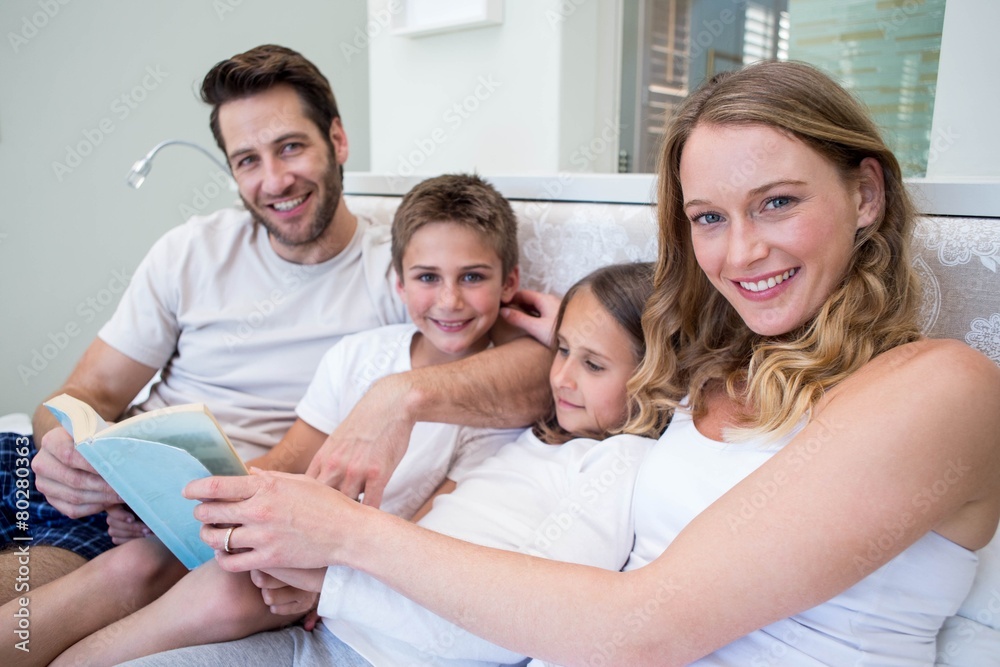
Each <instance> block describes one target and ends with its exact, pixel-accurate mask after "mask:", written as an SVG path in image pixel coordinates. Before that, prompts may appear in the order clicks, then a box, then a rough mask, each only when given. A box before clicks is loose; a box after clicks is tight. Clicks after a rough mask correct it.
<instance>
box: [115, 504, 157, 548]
mask: <svg viewBox="0 0 1000 667" xmlns="http://www.w3.org/2000/svg"><path fill="white" fill-rule="evenodd" d="M152 534H153V532H152V531H151V530H150V529H149V528H147V527H146V524H144V523H143V522H142V521H140V520H139V517H137V516H136V515H135V514H133V513H132V511H131V510H130V509H128V508H127V507H125V505H112V506H111V507H109V508H108V535H110V536H111V541H112V542H114V543H115V544H125V543H126V542H128V541H129V540H134V539H137V538H140V537H149V536H150V535H152Z"/></svg>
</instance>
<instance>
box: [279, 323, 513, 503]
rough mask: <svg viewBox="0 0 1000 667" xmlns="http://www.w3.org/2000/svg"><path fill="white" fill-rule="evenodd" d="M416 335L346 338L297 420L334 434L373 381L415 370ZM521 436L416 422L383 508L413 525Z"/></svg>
mask: <svg viewBox="0 0 1000 667" xmlns="http://www.w3.org/2000/svg"><path fill="white" fill-rule="evenodd" d="M415 333H417V327H416V326H414V325H413V324H397V325H392V326H387V327H381V328H378V329H374V330H372V331H366V332H364V333H359V334H355V335H352V336H345V337H344V338H343V339H342V340H341V341H340V342H339V343H337V344H336V345H334V346H333V347H332V348H330V350H329V351H327V353H326V354H325V355H324V356H323V359H322V361H320V364H319V367H318V368H317V369H316V374H315V375H314V376H313V380H312V382H311V383H310V385H309V388H308V389H307V390H306V393H305V396H303V397H302V400H301V401H299V404H298V406H297V407H296V408H295V412H296V414H297V415H298V416H299V417H300V418H301V419H302V420H303V421H305V422H306V423H307V424H309V425H310V426H312V427H313V428H315V429H317V430H319V431H322V432H323V433H332V432H333V431H334V430H335V429H336V428H337V425H338V424H340V422H341V421H343V420H344V419H345V418H346V417H347V415H348V414H349V413H350V411H351V409H352V408H353V407H354V405H355V404H356V403H357V402H358V401H359V400H360V399H361V397H362V396H363V395H364V394H365V392H367V391H368V389H369V387H371V385H372V383H373V382H374V381H375V380H377V379H379V378H381V377H385V376H386V375H392V374H394V373H403V372H406V371H409V370H411V368H412V366H411V363H410V344H411V342H412V340H413V335H414V334H415ZM521 430H522V429H487V428H473V427H470V426H456V425H454V424H440V423H434V422H417V424H416V425H414V427H413V432H412V433H411V435H410V443H409V446H408V447H407V450H406V454H405V455H404V456H403V458H402V460H401V461H400V462H399V466H398V467H397V468H396V470H395V472H393V474H392V477H391V478H390V479H389V483H388V484H387V485H386V488H385V494H384V495H383V497H382V507H381V508H382V509H383V510H385V511H386V512H389V513H391V514H395V515H397V516H400V517H403V518H405V519H409V518H410V517H412V516H413V514H414V513H415V512H416V511H417V510H419V509H420V508H421V507H422V506H423V505H424V503H425V502H426V501H427V499H428V498H430V497H431V495H433V493H434V491H435V490H437V488H438V486H440V485H441V483H442V482H443V481H444V480H445V479H446V478H447V479H451V480H453V481H456V482H458V481H460V479H461V478H462V476H463V475H464V474H465V473H466V472H467V471H468V470H470V469H472V468H474V467H476V466H477V465H479V463H481V462H482V461H483V460H485V459H486V458H489V457H490V456H492V455H493V454H495V453H496V452H497V450H499V449H500V447H502V446H503V445H505V444H506V443H508V442H511V441H512V440H514V439H515V438H516V437H517V435H518V434H519V433H520V432H521Z"/></svg>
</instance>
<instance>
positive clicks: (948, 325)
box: [347, 179, 1000, 667]
mask: <svg viewBox="0 0 1000 667" xmlns="http://www.w3.org/2000/svg"><path fill="white" fill-rule="evenodd" d="M415 180H416V179H407V182H406V183H402V184H400V183H395V184H393V183H389V185H390V187H387V188H384V189H385V190H386V191H394V192H397V193H401V192H405V190H406V189H407V187H408V186H409V185H412V184H413V182H415ZM491 180H494V181H495V182H496V184H497V186H498V188H499V189H500V190H501V192H503V193H504V194H505V195H506V196H507V197H508V198H509V199H511V200H512V201H511V203H512V205H513V208H514V211H515V213H516V214H517V216H518V221H519V223H520V224H519V229H518V233H519V235H520V239H519V240H520V246H521V275H522V284H523V286H524V287H525V288H528V289H536V290H542V291H548V292H553V293H557V294H562V293H563V292H565V291H566V289H567V288H569V286H570V285H572V284H573V283H574V282H575V281H576V280H577V279H579V278H581V277H583V276H584V275H586V274H587V273H588V272H590V271H591V270H593V269H594V268H596V267H598V266H601V265H604V264H609V263H612V262H623V261H644V260H645V261H651V260H653V259H655V257H656V222H655V210H654V209H653V207H651V206H649V205H645V204H634V203H626V204H619V203H594V202H568V201H552V200H549V199H545V198H539V197H538V194H539V193H543V192H550V191H554V190H555V188H554V184H557V183H558V181H554V180H550V181H548V183H549V185H550V186H552V187H540V186H539V183H536V184H535V185H534V186H530V185H529V186H527V187H526V186H525V183H524V182H523V179H518V180H519V181H520V182H514V183H511V180H512V179H491ZM411 181H412V182H411ZM355 185H356V186H358V187H356V191H361V192H365V191H368V192H370V191H371V190H373V189H379V187H382V186H376V187H375V188H371V187H365V186H367V185H369V184H368V183H367V182H365V183H356V184H355ZM541 185H542V186H544V185H545V183H544V182H542V183H541ZM578 185H580V184H579V183H578ZM584 185H585V184H584ZM347 186H348V192H351V189H350V187H351V182H350V181H348V183H347ZM642 188H647V191H646V196H645V197H644V198H636V200H639V201H642V200H645V201H649V196H648V185H643V186H641V187H640V188H639V190H638V192H639V194H640V195H641V194H642ZM565 189H566V188H564V189H563V190H564V192H560V194H561V195H564V194H565ZM582 189H584V190H585V188H582ZM634 193H635V188H633V194H634ZM525 194H527V197H528V198H521V199H515V197H516V196H518V195H520V196H522V197H523V196H525ZM576 196H580V197H581V198H582V197H586V193H582V194H577V195H576ZM630 196H631V195H630ZM604 198H608V197H604ZM611 198H612V199H613V197H611ZM400 199H401V197H400V196H398V195H376V196H373V195H367V194H356V195H348V202H349V208H350V209H351V211H353V212H354V213H355V214H360V215H364V216H367V217H369V218H371V219H373V220H375V221H376V222H377V223H381V224H390V223H391V220H392V214H393V212H394V211H395V210H396V207H397V206H398V205H399V201H400ZM915 241H916V243H915V251H916V252H915V258H914V262H915V265H916V267H917V270H918V272H919V274H920V276H921V278H922V281H923V285H924V299H923V304H922V308H921V313H920V317H921V323H922V326H923V329H924V331H925V332H926V333H927V335H929V336H932V337H951V338H957V339H959V340H962V341H965V342H966V343H967V344H969V345H970V346H972V347H974V348H976V349H978V350H979V351H981V352H983V353H984V354H985V355H987V356H988V357H989V358H990V359H992V360H993V361H994V362H996V363H997V364H998V365H1000V273H998V268H1000V219H990V218H983V219H976V218H964V217H942V216H935V217H925V218H922V219H921V220H920V222H919V225H918V228H917V232H916V239H915ZM997 409H1000V406H997ZM979 556H980V566H979V574H978V576H977V579H976V582H975V584H974V586H973V590H972V592H971V594H970V595H969V597H968V599H967V600H966V601H965V603H964V604H963V606H962V608H961V609H960V611H959V613H958V615H956V616H954V617H952V618H950V619H949V620H948V622H947V623H946V624H945V627H944V628H943V629H942V631H941V634H940V635H939V637H938V663H937V664H938V665H942V666H944V665H948V666H953V667H959V666H961V667H987V666H989V665H1000V531H998V536H997V537H996V538H994V540H993V542H992V543H991V544H990V545H989V546H987V547H986V548H985V549H983V550H981V551H980V553H979ZM888 594H892V593H891V592H889V593H888Z"/></svg>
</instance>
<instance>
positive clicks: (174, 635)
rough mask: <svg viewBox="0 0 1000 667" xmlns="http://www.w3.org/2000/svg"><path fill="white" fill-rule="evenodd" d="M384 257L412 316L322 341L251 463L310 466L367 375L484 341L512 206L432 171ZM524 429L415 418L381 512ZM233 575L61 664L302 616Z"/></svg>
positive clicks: (203, 575)
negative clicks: (266, 448)
mask: <svg viewBox="0 0 1000 667" xmlns="http://www.w3.org/2000/svg"><path fill="white" fill-rule="evenodd" d="M392 261H393V266H394V268H395V270H396V274H397V289H398V290H399V293H400V295H401V297H402V299H403V301H404V302H405V303H406V307H407V310H408V311H409V315H410V318H411V320H412V321H413V323H412V324H401V325H394V326H387V327H382V328H379V329H374V330H372V331H368V332H365V333H361V334H355V335H352V336H346V337H344V338H343V339H341V340H340V342H338V343H337V344H336V345H334V346H333V347H332V348H330V350H329V351H328V352H327V353H326V354H325V355H324V357H323V359H322V361H321V362H320V365H319V367H318V368H317V370H316V373H315V375H314V377H313V380H312V382H311V384H310V385H309V388H308V390H307V391H306V394H305V396H304V397H303V398H302V400H301V401H300V403H299V405H298V406H297V408H296V414H297V415H298V419H297V420H296V421H295V424H294V425H293V426H292V427H291V429H289V431H288V433H287V434H286V436H285V437H284V438H283V439H282V441H281V442H280V443H279V444H278V445H277V446H275V447H274V448H273V449H272V450H271V451H270V452H268V453H267V454H265V455H264V456H262V457H260V458H257V459H255V460H252V461H249V462H248V464H249V465H252V466H256V467H258V468H262V469H271V470H283V471H286V472H297V473H303V472H306V471H307V469H308V467H309V465H310V462H311V461H312V459H313V457H314V456H315V454H316V452H317V451H319V449H320V448H321V447H322V445H323V443H324V442H325V440H326V438H327V434H329V433H331V432H332V431H333V430H335V429H336V427H337V425H338V424H339V423H340V421H342V420H343V419H344V418H345V417H346V416H347V414H348V413H349V412H350V410H351V408H352V407H353V406H354V404H355V403H356V402H357V401H358V400H359V399H360V398H361V396H362V395H363V394H364V393H365V392H366V391H367V390H368V388H369V387H370V386H371V384H372V383H373V382H375V381H376V380H378V379H379V378H381V377H383V376H386V375H390V374H392V373H399V372H403V371H408V370H411V369H416V368H421V367H425V366H432V365H435V364H440V363H445V362H447V361H456V360H458V359H462V358H464V357H467V356H470V355H472V354H475V353H477V352H480V351H482V350H484V349H486V348H487V347H488V346H489V345H490V329H491V327H492V326H493V324H494V323H495V322H496V320H497V317H498V316H499V312H500V307H501V304H503V303H505V302H508V301H510V299H511V298H512V297H513V295H514V293H515V292H516V291H517V288H518V282H519V273H518V266H517V261H518V246H517V222H516V219H515V217H514V213H513V211H512V210H511V208H510V204H509V203H508V202H507V201H506V200H505V199H504V198H503V196H502V195H500V193H499V192H497V191H496V190H495V189H494V188H493V187H492V186H491V185H489V184H488V183H486V182H485V181H483V180H482V179H481V178H479V177H478V176H470V175H445V176H440V177H437V178H432V179H428V180H426V181H423V182H422V183H420V184H419V185H417V186H416V187H414V188H413V189H412V190H411V191H410V192H409V193H408V194H407V195H406V196H405V197H404V198H403V201H402V202H401V203H400V206H399V209H398V210H397V212H396V215H395V217H394V219H393V225H392ZM520 430H521V429H517V430H499V429H477V428H470V427H461V426H455V425H451V424H438V423H424V422H418V423H417V424H416V425H415V426H414V428H413V432H412V435H411V437H410V444H409V447H408V449H407V452H406V454H405V455H404V456H403V458H402V460H401V461H400V463H399V466H398V467H397V468H396V470H395V472H394V473H393V475H392V477H391V478H390V480H389V483H388V485H387V486H386V489H385V492H384V495H383V498H382V503H381V507H382V509H384V510H385V511H387V512H391V513H393V514H397V515H398V516H401V517H404V518H412V517H413V516H414V515H415V513H416V512H417V511H418V510H419V509H420V508H421V507H422V506H424V504H425V503H426V502H427V500H428V499H429V498H430V497H431V496H432V495H433V493H434V492H435V490H436V489H437V488H438V487H439V486H441V485H442V483H443V482H445V481H446V479H450V480H452V481H457V480H458V478H459V477H460V476H461V475H462V474H463V472H465V471H468V470H471V469H473V468H474V467H476V466H477V465H478V464H479V463H480V462H481V461H483V460H484V459H486V458H488V457H489V456H491V455H492V454H494V453H495V452H496V451H497V450H498V449H499V448H500V447H501V446H502V445H504V444H506V443H508V442H510V441H512V440H514V439H515V438H516V437H517V434H518V433H520ZM240 538H241V534H240V530H239V528H238V527H237V528H235V529H234V530H232V531H231V532H230V544H229V546H230V548H231V549H237V550H238V549H241V548H248V547H249V548H252V547H253V545H252V544H241V539H240ZM234 583H236V582H234V580H233V578H232V575H230V574H229V573H227V572H223V571H221V570H220V569H219V568H218V567H217V566H216V565H215V563H208V564H206V565H205V566H203V567H201V568H197V569H196V570H194V571H192V572H191V573H190V574H188V575H187V576H185V577H183V578H182V579H181V580H180V582H178V584H176V585H175V586H174V587H173V588H172V589H171V590H169V591H168V592H167V593H166V594H164V596H163V597H161V598H159V599H158V600H156V601H154V602H153V603H151V604H150V605H148V606H146V607H144V608H142V609H140V610H139V611H138V612H136V613H135V614H133V615H132V616H129V617H126V618H124V619H122V620H120V621H118V622H117V623H115V624H112V625H109V626H107V627H105V628H104V629H103V630H101V631H99V632H96V633H94V634H92V635H90V636H89V637H87V638H85V639H83V640H81V641H80V642H78V643H77V644H76V645H74V646H72V647H71V648H70V649H69V650H67V651H65V652H64V653H63V654H62V655H61V656H60V657H59V658H58V660H57V663H60V664H73V663H75V662H77V661H81V660H84V659H90V658H97V659H99V660H100V661H101V662H106V663H107V664H117V663H119V662H122V661H125V660H128V659H131V658H135V657H139V656H143V655H148V654H149V653H153V652H157V651H164V650H167V649H170V648H177V647H182V646H189V645H194V644H205V643H212V642H219V641H226V640H232V639H237V638H239V637H242V636H245V635H248V634H251V633H253V632H258V631H260V630H263V629H268V628H276V627H279V626H281V625H283V624H285V623H288V622H290V621H292V620H293V619H294V616H281V615H280V614H282V613H284V614H290V613H292V611H293V610H297V612H298V613H297V614H296V615H301V613H302V612H301V606H302V604H301V601H300V600H299V599H298V598H291V599H288V601H287V603H286V604H282V603H281V600H279V599H275V600H269V604H271V605H272V606H271V610H272V611H274V612H275V614H274V615H271V614H270V613H269V612H268V611H267V609H266V608H264V607H263V606H262V605H261V602H260V600H261V595H262V594H261V592H260V591H259V590H257V589H256V587H254V586H253V584H252V583H251V582H250V580H249V578H247V577H245V576H244V577H243V579H242V580H241V582H239V585H234ZM209 591H211V593H209Z"/></svg>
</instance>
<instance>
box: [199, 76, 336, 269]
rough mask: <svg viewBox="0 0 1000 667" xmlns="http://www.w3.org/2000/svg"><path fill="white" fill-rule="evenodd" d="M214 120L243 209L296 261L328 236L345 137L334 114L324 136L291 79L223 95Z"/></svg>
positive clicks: (332, 230)
mask: <svg viewBox="0 0 1000 667" xmlns="http://www.w3.org/2000/svg"><path fill="white" fill-rule="evenodd" d="M219 128H220V130H221V132H222V137H223V139H224V141H225V145H226V154H227V158H228V160H229V164H230V167H231V168H232V170H233V176H234V177H235V179H236V182H237V184H238V185H239V189H240V197H241V198H242V199H243V202H244V204H245V205H246V208H247V210H248V211H249V212H250V214H251V215H252V216H253V218H254V220H255V221H257V222H259V223H260V224H262V225H263V226H264V228H265V229H267V231H268V233H269V234H270V239H271V244H272V245H273V246H274V247H275V250H276V251H277V252H278V254H279V255H281V256H282V257H284V258H285V259H288V260H290V261H301V260H302V259H303V258H304V257H308V256H310V255H311V254H313V253H314V252H315V249H316V248H317V247H321V246H322V245H323V244H324V242H325V241H326V240H327V237H330V236H333V235H334V233H335V230H334V229H333V227H332V222H333V219H334V214H335V213H336V211H337V206H338V205H339V204H340V198H341V194H342V192H343V185H342V183H341V178H340V170H339V166H340V165H341V164H343V162H344V161H345V160H346V159H347V137H346V135H345V134H344V131H343V128H342V127H341V125H340V121H339V119H337V120H334V122H333V125H332V126H331V128H330V135H329V137H326V136H324V135H323V134H322V132H320V130H319V129H318V128H317V127H316V125H315V123H313V121H312V120H310V119H309V117H308V116H306V114H305V112H304V110H303V108H302V102H301V100H300V99H299V96H298V94H297V93H296V92H295V90H294V89H293V88H292V87H291V86H285V85H282V86H277V87H275V88H272V89H270V90H268V91H265V92H263V93H258V94H256V95H252V96H250V97H246V98H243V99H238V100H233V101H231V102H226V103H225V104H223V105H222V106H221V107H220V108H219Z"/></svg>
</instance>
